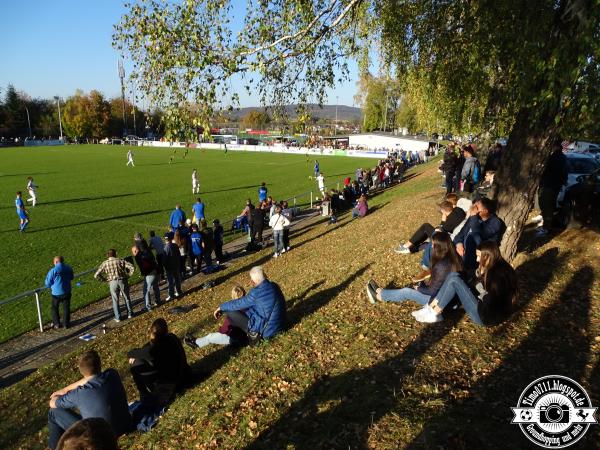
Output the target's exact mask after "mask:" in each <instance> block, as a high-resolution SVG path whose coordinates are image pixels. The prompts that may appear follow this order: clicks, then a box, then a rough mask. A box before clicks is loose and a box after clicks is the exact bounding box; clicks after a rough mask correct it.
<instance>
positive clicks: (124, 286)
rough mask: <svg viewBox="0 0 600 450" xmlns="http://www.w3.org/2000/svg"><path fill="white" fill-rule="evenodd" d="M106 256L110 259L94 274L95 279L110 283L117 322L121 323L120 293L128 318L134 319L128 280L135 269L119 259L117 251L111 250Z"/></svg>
mask: <svg viewBox="0 0 600 450" xmlns="http://www.w3.org/2000/svg"><path fill="white" fill-rule="evenodd" d="M106 256H107V257H108V259H107V260H106V261H104V262H103V263H102V264H100V267H99V268H98V270H97V271H96V273H95V274H94V278H96V279H97V280H100V281H108V286H109V288H110V296H111V298H112V305H113V311H114V313H115V322H120V321H121V313H120V312H119V293H121V294H123V297H124V298H125V305H126V306H127V318H128V319H131V318H132V317H133V309H132V308H131V297H130V296H129V283H128V282H127V280H128V279H129V277H130V276H131V275H133V272H135V267H133V264H131V263H128V262H127V261H125V260H123V259H120V258H117V251H116V250H114V249H112V248H111V249H110V250H109V251H108V252H107V253H106Z"/></svg>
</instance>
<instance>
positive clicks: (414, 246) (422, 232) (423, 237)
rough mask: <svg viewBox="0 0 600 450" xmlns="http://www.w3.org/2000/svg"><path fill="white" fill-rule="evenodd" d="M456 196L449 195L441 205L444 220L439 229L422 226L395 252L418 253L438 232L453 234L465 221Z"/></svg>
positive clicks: (428, 225) (427, 225) (431, 226)
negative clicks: (420, 247)
mask: <svg viewBox="0 0 600 450" xmlns="http://www.w3.org/2000/svg"><path fill="white" fill-rule="evenodd" d="M457 200H458V199H457V197H456V194H452V193H450V194H448V195H447V196H446V200H444V201H443V202H442V203H440V213H441V214H442V220H441V222H440V224H439V225H438V226H437V228H434V227H433V225H431V224H429V223H424V224H423V225H421V226H420V227H419V228H418V229H417V231H416V232H415V233H414V234H413V235H412V237H411V238H410V239H409V240H408V241H406V242H405V243H404V244H400V245H399V246H398V248H396V249H395V250H394V251H395V252H396V253H400V254H403V255H404V254H409V253H413V252H416V251H417V250H418V249H419V246H420V245H421V244H423V243H424V242H426V241H427V239H429V238H431V236H432V235H433V233H434V232H435V231H436V230H438V231H445V232H446V233H450V234H451V233H453V232H454V229H455V228H456V227H458V226H459V225H460V224H461V223H462V221H463V220H464V219H465V216H466V214H465V212H464V211H463V210H462V209H461V208H457V207H456V203H457Z"/></svg>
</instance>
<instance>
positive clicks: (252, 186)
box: [197, 183, 272, 196]
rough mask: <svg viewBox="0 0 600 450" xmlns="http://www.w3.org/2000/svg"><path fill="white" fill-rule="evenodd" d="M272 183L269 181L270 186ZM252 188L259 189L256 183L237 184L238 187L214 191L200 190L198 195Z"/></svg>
mask: <svg viewBox="0 0 600 450" xmlns="http://www.w3.org/2000/svg"><path fill="white" fill-rule="evenodd" d="M271 185H272V184H271V183H269V186H271ZM252 188H256V189H257V191H258V186H257V185H255V184H252V185H250V186H237V187H232V188H227V189H216V190H214V191H206V192H204V191H202V192H200V194H197V195H198V196H201V195H206V194H216V193H217V192H230V191H241V190H243V189H252Z"/></svg>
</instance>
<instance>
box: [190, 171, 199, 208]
mask: <svg viewBox="0 0 600 450" xmlns="http://www.w3.org/2000/svg"><path fill="white" fill-rule="evenodd" d="M199 193H200V181H199V180H198V171H197V170H196V169H194V170H193V171H192V194H199ZM198 220H200V219H198Z"/></svg>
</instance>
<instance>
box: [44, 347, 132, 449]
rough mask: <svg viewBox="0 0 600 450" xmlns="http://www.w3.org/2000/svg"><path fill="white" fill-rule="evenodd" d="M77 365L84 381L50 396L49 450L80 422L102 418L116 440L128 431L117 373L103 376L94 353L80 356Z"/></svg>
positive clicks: (120, 383)
mask: <svg viewBox="0 0 600 450" xmlns="http://www.w3.org/2000/svg"><path fill="white" fill-rule="evenodd" d="M78 365H79V372H81V375H83V378H81V379H80V380H79V381H76V382H75V383H73V384H70V385H69V386H67V387H65V388H63V389H60V390H58V391H55V392H53V393H52V394H51V395H50V411H49V413H48V447H50V449H51V450H54V449H55V448H56V446H57V444H58V441H59V439H60V437H61V436H62V434H63V433H64V432H65V431H66V430H67V429H68V428H69V427H70V426H71V425H73V424H74V423H75V422H77V421H78V420H80V419H87V418H90V417H101V418H103V419H104V420H106V421H107V422H108V423H109V424H110V426H111V428H112V431H113V432H114V433H115V435H116V436H120V435H122V434H124V433H126V432H128V431H129V430H130V429H131V417H130V415H129V409H128V407H127V394H126V393H125V388H124V387H123V383H122V381H121V377H120V376H119V373H118V372H117V371H116V370H115V369H107V370H105V371H104V372H103V371H102V365H101V362H100V356H99V355H98V353H97V352H96V351H94V350H90V351H87V352H85V353H84V354H83V355H81V357H80V358H79V364H78ZM73 409H77V410H78V411H79V413H76V412H75V411H73Z"/></svg>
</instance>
